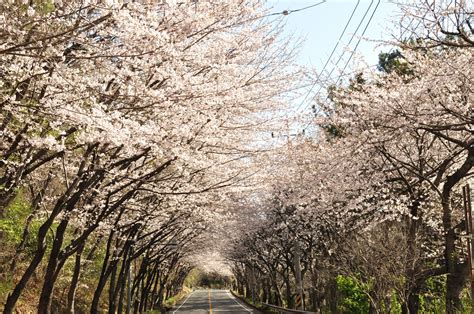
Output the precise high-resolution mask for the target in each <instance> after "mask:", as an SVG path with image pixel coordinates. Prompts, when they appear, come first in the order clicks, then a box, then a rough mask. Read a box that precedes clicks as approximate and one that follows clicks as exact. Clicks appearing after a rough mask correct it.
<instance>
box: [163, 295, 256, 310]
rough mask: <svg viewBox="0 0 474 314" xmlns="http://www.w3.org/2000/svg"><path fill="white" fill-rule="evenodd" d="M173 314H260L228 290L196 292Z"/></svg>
mask: <svg viewBox="0 0 474 314" xmlns="http://www.w3.org/2000/svg"><path fill="white" fill-rule="evenodd" d="M171 313H172V314H175V313H176V314H183V313H192V314H204V313H206V314H212V313H225V314H237V313H239V314H244V313H247V314H248V313H254V314H256V313H258V312H257V311H255V310H252V309H250V308H249V307H247V306H246V305H245V304H243V303H242V302H240V300H237V299H236V298H235V297H234V296H233V295H232V294H231V293H230V292H229V291H228V290H196V291H194V292H192V293H191V294H190V295H189V296H188V297H187V298H186V299H184V301H183V302H182V303H181V304H180V305H178V306H177V307H176V309H173V310H172V311H171Z"/></svg>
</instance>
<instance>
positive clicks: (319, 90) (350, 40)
mask: <svg viewBox="0 0 474 314" xmlns="http://www.w3.org/2000/svg"><path fill="white" fill-rule="evenodd" d="M379 3H380V0H379ZM373 4H374V0H371V2H370V5H369V7H368V8H367V10H365V13H364V16H363V17H362V19H361V20H360V22H359V24H358V25H357V28H356V29H355V31H354V33H352V36H351V38H350V39H349V42H348V43H347V46H349V45H350V44H351V43H352V40H354V38H355V35H356V34H357V32H358V31H359V28H360V27H361V26H362V23H363V22H364V20H365V17H366V16H367V14H368V13H369V11H370V9H371V8H372V5H373ZM377 6H378V4H377ZM374 12H375V11H374ZM364 32H365V30H364ZM344 54H345V53H344V52H342V53H341V54H340V55H339V58H338V59H337V61H336V63H335V64H334V67H333V68H332V69H331V71H330V72H329V74H328V77H331V75H332V73H333V72H334V70H335V69H336V67H337V65H338V64H339V62H340V61H341V60H342V57H343V56H344ZM351 58H352V55H351ZM345 68H346V67H344V70H343V71H342V72H341V73H344V71H345ZM339 79H340V77H339V78H338V79H337V81H336V84H337V82H338V81H339ZM322 89H323V86H322V85H321V86H320V87H319V89H318V91H317V92H316V93H315V94H314V97H316V95H319V93H320V92H321V90H322ZM307 108H308V106H306V107H305V108H304V110H303V111H305V110H306V109H307Z"/></svg>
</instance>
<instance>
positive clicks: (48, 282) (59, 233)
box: [38, 220, 69, 314]
mask: <svg viewBox="0 0 474 314" xmlns="http://www.w3.org/2000/svg"><path fill="white" fill-rule="evenodd" d="M68 223H69V221H68V220H62V221H61V223H60V224H59V226H58V228H57V229H56V236H55V237H54V241H53V247H52V248H51V253H50V255H49V261H48V266H47V268H46V274H45V276H44V282H43V288H42V289H41V295H40V299H39V304H38V313H41V314H47V313H49V312H50V311H49V309H50V307H51V296H52V293H53V290H54V284H55V278H54V277H55V276H54V274H55V272H56V267H57V265H58V261H59V253H60V252H61V246H62V244H63V241H64V234H65V232H66V228H67V225H68Z"/></svg>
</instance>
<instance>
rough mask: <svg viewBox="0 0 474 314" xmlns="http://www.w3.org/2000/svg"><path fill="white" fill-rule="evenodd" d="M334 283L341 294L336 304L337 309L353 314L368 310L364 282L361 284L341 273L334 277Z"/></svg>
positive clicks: (368, 305)
mask: <svg viewBox="0 0 474 314" xmlns="http://www.w3.org/2000/svg"><path fill="white" fill-rule="evenodd" d="M336 283H337V290H338V292H339V293H340V296H341V298H340V299H339V304H338V309H339V311H341V312H342V313H353V314H359V313H360V314H364V313H368V312H369V307H370V301H369V298H368V296H367V295H366V294H365V292H364V290H366V289H364V288H366V287H364V286H365V285H366V284H362V283H360V282H359V281H358V280H356V279H354V278H352V277H346V276H342V275H338V276H337V277H336Z"/></svg>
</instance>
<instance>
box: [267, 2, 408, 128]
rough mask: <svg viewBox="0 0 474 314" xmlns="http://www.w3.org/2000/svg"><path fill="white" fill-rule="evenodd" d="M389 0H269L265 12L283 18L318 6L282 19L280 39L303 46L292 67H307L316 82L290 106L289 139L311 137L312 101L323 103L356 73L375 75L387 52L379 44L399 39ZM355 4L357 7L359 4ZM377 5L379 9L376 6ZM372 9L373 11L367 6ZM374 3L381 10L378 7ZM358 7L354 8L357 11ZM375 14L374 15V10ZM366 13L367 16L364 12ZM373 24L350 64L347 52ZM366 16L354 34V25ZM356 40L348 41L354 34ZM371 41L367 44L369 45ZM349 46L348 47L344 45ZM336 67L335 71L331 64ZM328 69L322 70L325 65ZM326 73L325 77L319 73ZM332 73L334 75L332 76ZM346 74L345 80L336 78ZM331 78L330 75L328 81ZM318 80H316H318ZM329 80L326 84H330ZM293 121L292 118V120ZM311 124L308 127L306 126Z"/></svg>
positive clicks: (351, 49) (397, 13) (394, 10)
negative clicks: (335, 87)
mask: <svg viewBox="0 0 474 314" xmlns="http://www.w3.org/2000/svg"><path fill="white" fill-rule="evenodd" d="M392 1H393V0H380V1H379V0H359V1H358V0H326V1H325V2H323V0H268V2H267V6H268V8H269V10H270V12H272V13H273V12H275V13H276V12H282V11H284V10H288V11H291V10H298V9H302V8H305V7H308V6H311V5H314V4H317V3H320V2H323V3H321V4H319V5H317V6H314V7H311V8H308V9H305V10H301V11H298V12H293V13H290V14H288V15H286V16H283V20H284V23H285V26H284V36H291V37H293V38H295V40H296V39H297V38H302V39H304V42H303V44H302V46H301V47H300V52H299V55H298V56H297V59H296V62H297V63H298V64H299V65H302V66H307V67H310V68H311V69H312V73H314V78H313V79H312V81H313V82H314V83H310V84H309V86H307V87H305V88H304V89H303V90H302V93H301V95H300V96H299V97H297V98H296V99H295V100H294V101H292V103H293V105H292V107H291V110H290V111H289V114H288V115H287V118H288V119H295V120H294V121H293V122H292V121H289V122H287V123H289V124H290V129H291V132H292V133H295V134H300V133H301V131H302V130H303V129H304V130H305V131H306V132H309V133H311V128H309V129H308V126H309V125H311V123H310V121H311V119H312V117H314V114H313V113H312V111H311V105H312V104H314V102H313V101H312V99H313V98H314V97H315V96H319V97H322V98H324V97H325V88H326V87H328V86H331V85H333V84H335V82H336V81H337V82H338V83H339V84H341V83H344V79H346V82H347V79H349V78H351V77H352V76H353V74H354V71H355V70H356V69H357V70H359V69H370V70H372V71H374V70H375V69H376V67H375V65H376V64H377V63H378V54H379V53H380V52H387V51H389V50H390V48H391V47H390V46H387V45H385V46H383V45H381V43H380V42H377V41H380V40H390V39H392V38H393V37H392V34H395V35H397V31H398V33H400V31H399V30H397V29H396V27H394V26H393V25H395V24H393V23H392V22H393V21H395V20H397V19H398V18H397V16H399V15H400V11H399V9H398V7H397V5H396V4H394V3H393V2H392ZM358 2H359V4H358V5H357V3H358ZM379 2H380V3H379ZM371 3H372V5H371ZM377 3H379V5H378V6H377ZM356 5H357V8H356ZM376 7H377V9H376V10H375V8H376ZM367 9H369V10H368V13H367V14H366V15H365V12H366V11H367ZM374 10H375V13H374V15H373V18H372V20H371V22H370V24H368V27H367V30H366V32H365V34H364V36H363V38H362V39H361V41H360V43H359V44H358V46H357V50H356V53H355V54H354V57H352V59H351V60H350V62H348V66H347V68H346V67H345V65H346V62H347V60H348V59H349V58H350V55H351V51H353V50H354V48H355V46H356V44H357V42H358V41H359V38H361V35H362V32H363V30H364V28H365V27H366V25H367V22H368V21H369V19H370V17H371V15H372V13H373V12H374ZM352 12H354V15H353V17H352V19H351V20H350V23H349V24H348V26H347V29H346V31H345V32H344V35H343V36H342V37H341V40H340V41H339V44H338V46H337V49H336V50H335V53H334V54H333V56H332V58H331V59H330V61H329V62H328V59H329V56H330V55H331V52H332V51H333V49H334V47H335V46H336V44H337V43H338V40H339V38H340V36H341V33H343V30H344V28H345V26H346V24H347V22H348V21H349V18H350V16H351V14H352ZM364 15H365V19H364V20H363V22H362V24H361V26H360V27H359V29H358V31H357V32H356V30H357V27H358V24H359V23H360V22H361V20H362V18H363V17H364ZM354 33H355V34H356V35H355V36H354V38H353V39H352V41H351V37H352V35H353V34H354ZM368 39H370V40H368ZM349 43H350V45H348V44H349ZM341 54H342V58H340V56H341ZM336 61H339V63H337V67H335V66H334V63H336ZM327 62H328V64H327V66H326V68H325V69H324V65H325V64H326V63H327ZM323 69H324V71H322V70H323ZM333 69H334V70H333ZM341 72H342V73H344V74H345V75H340V74H341ZM329 74H331V75H330V76H329ZM318 76H319V78H318ZM328 76H329V78H328ZM290 117H293V118H290ZM306 119H309V121H306Z"/></svg>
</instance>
